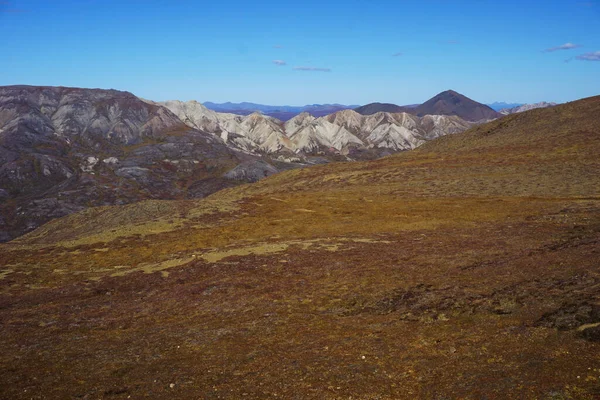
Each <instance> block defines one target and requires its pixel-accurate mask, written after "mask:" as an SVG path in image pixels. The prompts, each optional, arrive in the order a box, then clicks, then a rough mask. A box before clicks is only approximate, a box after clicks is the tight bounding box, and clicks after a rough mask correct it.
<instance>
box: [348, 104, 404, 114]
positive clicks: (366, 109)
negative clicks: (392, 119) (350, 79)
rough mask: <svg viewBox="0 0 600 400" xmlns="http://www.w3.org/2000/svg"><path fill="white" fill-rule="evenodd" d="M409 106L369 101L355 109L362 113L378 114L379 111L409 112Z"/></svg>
mask: <svg viewBox="0 0 600 400" xmlns="http://www.w3.org/2000/svg"><path fill="white" fill-rule="evenodd" d="M408 108H409V107H402V106H398V105H396V104H391V103H369V104H366V105H364V106H361V107H357V108H355V109H354V111H356V112H357V113H359V114H362V115H372V114H377V113H378V112H388V113H399V112H408V111H407V109H408Z"/></svg>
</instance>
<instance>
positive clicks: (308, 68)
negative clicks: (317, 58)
mask: <svg viewBox="0 0 600 400" xmlns="http://www.w3.org/2000/svg"><path fill="white" fill-rule="evenodd" d="M294 69H295V70H296V71H320V72H331V68H319V67H294Z"/></svg>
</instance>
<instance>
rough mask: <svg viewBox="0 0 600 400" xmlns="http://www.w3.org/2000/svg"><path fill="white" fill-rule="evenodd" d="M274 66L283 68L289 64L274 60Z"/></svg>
mask: <svg viewBox="0 0 600 400" xmlns="http://www.w3.org/2000/svg"><path fill="white" fill-rule="evenodd" d="M273 64H275V65H279V66H283V65H286V64H287V63H286V62H285V61H283V60H273Z"/></svg>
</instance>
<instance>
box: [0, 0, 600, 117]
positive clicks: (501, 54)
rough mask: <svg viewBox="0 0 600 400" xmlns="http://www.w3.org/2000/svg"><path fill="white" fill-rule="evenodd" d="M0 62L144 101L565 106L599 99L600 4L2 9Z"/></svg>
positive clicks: (66, 4)
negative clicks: (443, 94)
mask: <svg viewBox="0 0 600 400" xmlns="http://www.w3.org/2000/svg"><path fill="white" fill-rule="evenodd" d="M524 3H526V4H524ZM565 44H571V45H567V46H563V45H565ZM572 45H575V46H572ZM560 46H563V47H567V48H568V47H574V48H570V49H556V50H555V51H546V52H544V50H545V49H551V48H558V47H560ZM596 52H599V53H596ZM397 53H402V54H401V55H396V56H394V54H397ZM0 55H1V58H0V85H12V84H29V85H57V86H58V85H60V86H78V87H99V88H114V89H120V90H127V91H130V92H133V93H134V94H136V95H138V96H141V97H144V98H148V99H152V100H167V99H181V100H190V99H196V100H198V101H214V102H225V101H232V102H240V101H250V102H256V103H264V104H277V105H283V104H291V105H302V104H309V103H333V102H337V103H344V104H365V103H369V102H373V101H380V102H392V103H396V104H410V103H419V102H422V101H424V100H427V99H428V98H430V97H432V96H433V95H435V94H436V93H438V92H440V91H443V90H446V89H454V90H456V91H458V92H460V93H463V94H465V95H467V96H469V97H471V98H473V99H474V100H477V101H480V102H487V103H489V102H493V101H507V102H537V101H542V100H546V101H557V102H564V101H570V100H575V99H578V98H582V97H588V96H593V95H598V94H600V1H599V0H582V1H578V0H544V1H538V0H535V1H527V0H520V1H515V0H509V1H488V0H480V1H459V0H429V1H428V0H423V1H413V0H411V1H403V0H394V1H391V0H390V1H387V0H386V1H375V0H373V1H366V0H363V1H357V0H345V1H329V0H320V1H314V0H302V1H295V2H290V1H286V0H278V1H260V0H256V1H241V0H227V1H211V2H205V1H187V0H170V1H162V0H160V1H159V0H145V1H136V0H132V1H113V0H77V1H74V0H50V1H48V0H45V1H34V0H10V1H1V0H0ZM578 57H579V58H578ZM275 60H281V61H283V62H285V65H277V64H276V63H274V61H275ZM566 61H569V62H566ZM280 64H281V63H280ZM295 67H308V68H309V69H310V68H317V69H328V70H329V71H322V70H302V69H294V68H295Z"/></svg>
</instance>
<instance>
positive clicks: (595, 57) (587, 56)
mask: <svg viewBox="0 0 600 400" xmlns="http://www.w3.org/2000/svg"><path fill="white" fill-rule="evenodd" d="M575 58H576V59H577V60H579V61H600V51H592V52H591V53H584V54H581V55H579V56H577V57H575Z"/></svg>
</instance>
